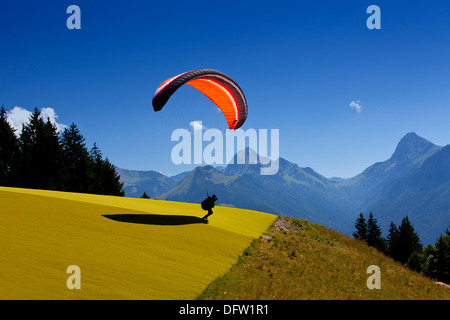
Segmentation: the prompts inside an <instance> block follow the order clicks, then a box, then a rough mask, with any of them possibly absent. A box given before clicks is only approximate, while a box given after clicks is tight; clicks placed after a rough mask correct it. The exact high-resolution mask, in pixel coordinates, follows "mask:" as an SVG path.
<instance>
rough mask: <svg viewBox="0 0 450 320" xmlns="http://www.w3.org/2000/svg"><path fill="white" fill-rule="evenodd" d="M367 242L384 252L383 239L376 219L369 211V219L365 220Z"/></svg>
mask: <svg viewBox="0 0 450 320" xmlns="http://www.w3.org/2000/svg"><path fill="white" fill-rule="evenodd" d="M367 244H368V245H369V246H371V247H375V248H377V249H378V250H380V251H382V252H384V251H385V249H386V243H385V240H384V239H383V238H382V237H381V229H380V227H379V226H378V224H377V219H375V218H374V217H373V215H372V212H370V213H369V220H368V221H367Z"/></svg>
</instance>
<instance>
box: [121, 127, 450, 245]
mask: <svg viewBox="0 0 450 320" xmlns="http://www.w3.org/2000/svg"><path fill="white" fill-rule="evenodd" d="M449 149H450V147H444V148H442V147H439V146H436V145H434V144H433V143H431V142H429V141H427V140H426V139H424V138H421V137H419V136H418V135H417V134H415V133H408V134H407V135H406V136H404V137H403V138H402V139H401V140H400V142H399V143H398V145H397V147H396V149H395V151H394V153H393V154H392V156H391V157H390V158H389V159H388V160H386V161H383V162H377V163H375V164H373V165H372V166H370V167H368V168H367V169H366V170H364V171H363V172H361V173H360V174H358V175H356V176H355V177H353V178H350V179H340V178H331V179H327V178H325V177H324V176H322V175H320V174H319V173H317V172H316V171H314V170H313V169H312V168H308V167H306V168H302V167H299V166H298V165H296V164H295V163H292V162H289V161H287V160H286V159H283V158H279V160H278V161H279V163H278V164H279V170H278V172H277V174H275V175H261V174H260V169H261V166H263V164H262V163H267V162H265V160H267V159H264V158H260V157H259V156H258V155H257V154H256V153H255V152H254V151H253V150H251V149H248V148H247V149H246V150H243V151H240V152H238V153H237V154H236V155H235V157H234V159H233V161H232V163H230V164H228V165H227V166H226V167H220V168H217V169H216V168H213V167H211V166H204V167H197V168H196V169H194V170H192V171H191V172H184V173H182V174H180V175H178V176H175V177H166V176H164V175H161V174H158V173H157V172H154V171H151V172H148V173H145V172H140V171H129V170H123V169H119V170H122V171H121V172H122V173H120V172H119V174H120V175H121V177H122V181H124V182H126V183H125V191H126V195H127V196H141V195H142V193H143V191H146V192H147V194H149V195H150V196H151V197H156V198H158V199H168V200H173V201H183V202H194V203H200V202H201V201H202V200H203V199H204V198H205V197H206V194H207V193H209V194H212V193H216V194H217V195H218V197H219V201H218V204H220V205H228V206H236V207H241V208H247V209H254V210H259V211H265V212H269V213H274V214H280V215H287V216H292V217H301V218H304V219H308V220H310V221H312V222H315V223H320V224H324V225H326V226H329V227H332V228H334V229H336V230H338V231H341V232H344V233H347V234H351V232H352V231H354V222H355V219H356V217H357V215H358V214H359V212H361V211H362V212H363V213H365V214H366V215H368V214H369V212H372V213H373V214H374V216H375V217H376V218H377V219H378V222H379V223H380V225H381V226H382V229H383V235H384V236H386V234H387V228H388V225H389V223H390V222H391V221H394V222H395V223H397V224H399V223H400V220H401V218H403V217H404V216H405V215H408V216H409V218H410V220H411V222H412V223H413V225H414V226H415V227H416V229H417V230H418V232H419V235H420V236H421V238H422V240H423V242H424V243H425V244H428V243H431V242H434V241H435V240H436V238H437V237H438V236H439V234H440V233H441V232H444V231H445V229H446V228H447V227H448V225H449V222H450V221H449V220H450V170H449V168H450V156H449V154H450V150H449ZM127 190H128V191H127Z"/></svg>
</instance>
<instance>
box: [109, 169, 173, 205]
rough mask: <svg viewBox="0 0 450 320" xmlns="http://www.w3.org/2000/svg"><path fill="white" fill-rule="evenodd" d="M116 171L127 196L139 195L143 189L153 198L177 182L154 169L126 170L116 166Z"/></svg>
mask: <svg viewBox="0 0 450 320" xmlns="http://www.w3.org/2000/svg"><path fill="white" fill-rule="evenodd" d="M116 171H117V173H118V174H119V175H120V180H121V182H123V183H124V185H123V189H124V191H125V195H126V196H127V197H141V196H142V195H143V193H144V191H145V192H146V193H147V194H148V196H149V197H151V198H154V197H155V196H156V195H159V194H161V193H164V192H167V191H168V190H170V189H172V188H173V187H175V185H176V184H177V182H176V180H174V179H172V178H170V177H167V176H165V175H163V174H161V173H159V172H156V171H151V170H150V171H137V170H126V169H121V168H118V167H116Z"/></svg>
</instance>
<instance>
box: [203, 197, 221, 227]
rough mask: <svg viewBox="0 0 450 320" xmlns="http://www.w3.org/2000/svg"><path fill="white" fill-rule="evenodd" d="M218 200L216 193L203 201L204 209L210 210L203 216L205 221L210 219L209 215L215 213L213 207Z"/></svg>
mask: <svg viewBox="0 0 450 320" xmlns="http://www.w3.org/2000/svg"><path fill="white" fill-rule="evenodd" d="M216 201H217V196H216V195H215V194H213V195H212V196H210V195H208V198H206V199H205V200H203V201H202V203H201V206H202V209H203V210H206V211H208V214H207V215H205V216H204V217H203V218H202V219H203V220H204V221H208V217H209V216H210V215H212V214H213V211H212V208H214V206H215V202H216Z"/></svg>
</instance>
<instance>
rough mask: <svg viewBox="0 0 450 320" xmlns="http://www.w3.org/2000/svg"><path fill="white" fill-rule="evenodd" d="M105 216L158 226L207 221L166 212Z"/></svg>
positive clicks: (115, 219)
mask: <svg viewBox="0 0 450 320" xmlns="http://www.w3.org/2000/svg"><path fill="white" fill-rule="evenodd" d="M103 217H105V218H108V219H111V220H114V221H119V222H128V223H138V224H149V225H157V226H178V225H185V224H195V223H206V222H205V220H203V219H201V218H199V217H194V216H184V215H164V214H104V215H103Z"/></svg>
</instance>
